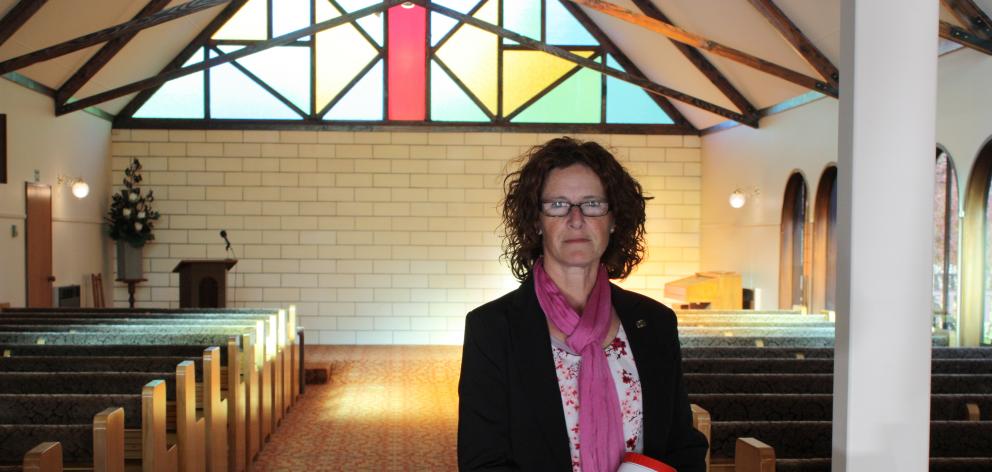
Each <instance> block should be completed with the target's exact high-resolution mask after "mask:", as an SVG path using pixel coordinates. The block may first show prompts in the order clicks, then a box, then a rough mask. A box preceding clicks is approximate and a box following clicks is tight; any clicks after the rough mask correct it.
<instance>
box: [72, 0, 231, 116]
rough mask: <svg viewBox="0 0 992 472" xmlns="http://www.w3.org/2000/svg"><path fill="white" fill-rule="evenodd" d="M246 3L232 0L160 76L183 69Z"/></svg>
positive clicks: (147, 94)
mask: <svg viewBox="0 0 992 472" xmlns="http://www.w3.org/2000/svg"><path fill="white" fill-rule="evenodd" d="M245 3H248V0H231V3H228V4H227V6H226V7H224V9H223V10H221V12H220V13H218V14H217V16H215V17H214V19H213V20H210V23H208V24H207V26H205V27H204V28H203V30H202V31H200V33H199V34H197V35H196V37H195V38H193V40H192V41H190V42H189V44H187V45H186V47H185V48H183V50H182V51H180V52H179V54H176V57H174V58H172V61H170V62H169V63H168V64H166V65H165V67H163V68H162V70H160V71H159V74H163V73H165V72H168V71H171V70H176V69H179V68H180V67H182V66H183V64H185V63H186V61H188V60H189V58H190V57H192V56H193V54H196V52H197V51H199V50H200V48H202V47H203V45H204V44H206V43H207V41H209V40H210V38H211V37H212V36H213V35H214V33H216V32H217V30H219V29H220V28H221V27H222V26H224V24H225V23H227V20H230V19H231V17H232V16H234V14H235V13H237V12H238V10H240V9H241V7H242V6H244V4H245ZM160 87H161V86H156V87H152V88H149V89H145V90H142V91H141V92H140V93H138V95H137V96H136V97H134V99H132V100H131V101H130V102H128V104H127V105H125V106H124V108H122V109H121V111H120V113H118V114H117V116H118V117H120V118H118V119H125V118H129V117H131V115H134V113H135V112H136V111H138V110H139V109H141V107H142V106H143V105H144V104H145V102H147V101H148V99H149V98H151V97H152V95H154V94H155V92H157V91H158V89H159V88H160ZM57 108H58V107H56V109H57ZM56 113H58V110H56Z"/></svg>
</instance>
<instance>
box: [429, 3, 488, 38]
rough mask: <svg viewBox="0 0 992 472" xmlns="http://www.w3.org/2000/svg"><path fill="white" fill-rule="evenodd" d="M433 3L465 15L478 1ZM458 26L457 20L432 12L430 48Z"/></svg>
mask: <svg viewBox="0 0 992 472" xmlns="http://www.w3.org/2000/svg"><path fill="white" fill-rule="evenodd" d="M433 3H436V4H438V5H441V6H443V7H447V8H450V9H452V10H455V11H457V12H459V13H465V14H466V15H467V14H468V12H470V11H472V8H474V7H475V6H476V5H477V4H478V3H479V1H478V0H434V2H433ZM456 24H458V20H456V19H454V18H451V17H450V16H447V15H443V14H441V13H436V12H432V13H431V33H430V34H431V46H434V45H437V42H438V41H440V40H441V38H443V37H444V35H446V34H448V32H449V31H451V29H452V28H454V27H455V25H456Z"/></svg>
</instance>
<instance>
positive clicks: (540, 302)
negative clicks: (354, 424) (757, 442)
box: [458, 138, 707, 472]
mask: <svg viewBox="0 0 992 472" xmlns="http://www.w3.org/2000/svg"><path fill="white" fill-rule="evenodd" d="M505 183H506V190H507V194H506V198H505V200H504V202H503V224H504V226H505V232H506V241H505V244H504V246H505V247H504V257H505V258H506V259H507V260H508V261H509V263H510V266H511V268H512V270H513V273H514V275H515V276H516V277H517V279H518V280H520V281H521V284H520V287H519V288H518V289H516V290H514V291H513V292H511V293H509V294H507V295H505V296H503V297H502V298H499V299H498V300H495V301H492V302H489V303H487V304H485V305H483V306H481V307H479V308H477V309H475V310H473V311H472V312H471V313H469V314H468V316H467V318H466V322H465V344H464V348H463V351H462V370H461V379H460V381H459V385H458V393H459V398H460V400H459V406H458V407H459V411H458V416H459V419H458V465H459V467H460V468H461V469H462V470H483V469H485V470H528V471H563V472H564V471H569V470H571V471H579V470H583V471H585V472H614V471H615V470H616V469H617V467H618V466H619V465H620V463H621V461H622V459H623V455H624V453H625V452H638V453H642V454H644V455H647V456H649V457H652V458H654V459H658V460H660V461H662V462H664V463H666V464H668V465H670V466H672V467H674V468H675V469H676V470H678V471H679V472H689V471H703V470H704V469H705V454H706V448H707V445H706V440H705V438H704V437H703V436H702V434H700V433H699V432H698V431H696V430H695V429H693V428H692V424H691V423H692V418H691V413H690V410H689V403H688V398H687V395H686V392H685V387H684V386H683V383H682V369H681V355H680V352H679V343H678V333H677V331H676V322H675V314H674V313H673V312H672V310H670V309H669V308H667V307H665V306H664V305H662V304H660V303H658V302H656V301H654V300H651V299H649V298H647V297H644V296H642V295H638V294H635V293H632V292H628V291H626V290H623V289H620V288H619V287H616V286H614V285H612V284H610V283H609V279H610V278H624V277H626V276H627V275H629V274H630V272H631V271H632V270H633V269H634V267H635V266H636V265H637V264H638V263H639V262H640V261H641V258H642V256H643V252H644V244H643V237H644V219H645V216H644V206H645V205H644V203H645V197H644V195H643V194H642V191H641V186H640V184H638V183H637V181H635V180H634V179H633V178H632V177H631V176H630V175H629V174H628V173H627V172H626V170H624V168H623V166H621V165H620V163H619V162H617V160H616V159H615V158H614V157H613V156H612V155H611V154H610V153H609V152H608V151H607V150H606V149H603V147H602V146H600V145H598V144H596V143H594V142H585V143H583V142H580V141H577V140H574V139H571V138H558V139H553V140H551V141H549V142H547V143H545V144H544V145H542V146H538V147H535V148H534V149H532V150H531V152H530V153H529V155H528V156H526V158H525V160H524V162H523V165H522V167H521V168H520V170H519V171H516V172H513V173H511V174H510V175H509V176H507V178H506V180H505ZM580 406H581V408H580Z"/></svg>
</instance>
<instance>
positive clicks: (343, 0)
mask: <svg viewBox="0 0 992 472" xmlns="http://www.w3.org/2000/svg"><path fill="white" fill-rule="evenodd" d="M317 1H319V2H322V1H326V0H317ZM337 2H338V5H341V7H342V8H344V10H345V12H347V13H351V12H353V11H356V10H361V9H362V8H365V7H370V6H372V5H378V4H379V3H380V2H379V1H378V0H337ZM385 17H386V15H384V14H382V13H375V14H372V15H368V16H365V17H362V18H361V19H360V20H358V25H359V26H361V27H362V29H363V30H365V32H366V33H368V34H369V36H371V37H372V39H374V40H375V42H376V43H377V44H378V45H379V46H382V45H383V40H382V38H383V31H384V29H383V24H384V20H383V19H384V18H385Z"/></svg>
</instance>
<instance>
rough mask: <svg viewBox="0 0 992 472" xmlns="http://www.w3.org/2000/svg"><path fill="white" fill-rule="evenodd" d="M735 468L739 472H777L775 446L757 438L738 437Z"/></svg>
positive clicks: (735, 449)
mask: <svg viewBox="0 0 992 472" xmlns="http://www.w3.org/2000/svg"><path fill="white" fill-rule="evenodd" d="M734 469H735V470H736V471H737V472H775V448H773V447H771V446H769V445H767V444H765V443H763V442H761V441H759V440H757V439H755V438H737V444H736V446H735V448H734Z"/></svg>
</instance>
